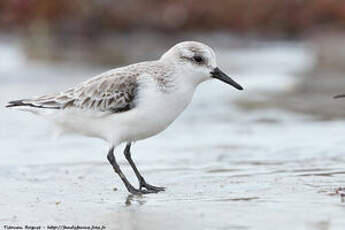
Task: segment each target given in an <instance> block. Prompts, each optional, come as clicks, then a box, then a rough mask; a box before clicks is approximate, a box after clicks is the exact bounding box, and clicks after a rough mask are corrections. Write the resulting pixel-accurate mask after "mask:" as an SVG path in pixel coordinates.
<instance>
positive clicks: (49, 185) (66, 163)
mask: <svg viewBox="0 0 345 230" xmlns="http://www.w3.org/2000/svg"><path fill="white" fill-rule="evenodd" d="M270 47H271V48H267V47H266V46H263V47H260V48H249V49H238V50H233V51H232V52H229V53H228V52H226V51H223V52H221V51H219V52H220V56H219V57H218V59H219V60H223V61H220V66H224V69H225V71H228V72H229V71H230V70H232V72H234V76H233V77H234V78H235V79H236V80H237V81H238V82H240V83H241V84H242V85H244V86H245V88H246V90H245V91H243V92H239V91H235V90H233V89H232V88H229V87H227V86H226V85H224V84H222V83H219V82H216V81H212V82H207V83H204V84H203V85H201V86H200V88H199V90H198V91H197V93H196V95H195V96H196V97H195V99H194V100H193V102H192V104H191V105H190V107H189V108H188V109H187V110H186V111H185V112H184V113H183V114H182V116H181V117H180V118H179V119H178V120H177V121H176V122H175V123H174V124H173V125H172V126H171V127H169V128H168V129H167V130H166V131H165V132H164V133H162V134H160V135H159V136H157V137H154V138H151V139H148V140H146V141H141V142H138V143H136V144H135V145H134V147H133V157H134V159H135V161H136V162H137V165H138V167H139V169H141V171H142V172H143V175H144V176H145V178H146V180H147V181H148V182H150V183H152V184H154V185H159V186H165V187H167V191H166V192H164V193H159V194H152V195H145V196H142V197H133V196H130V195H128V193H127V191H126V190H125V188H124V186H123V185H122V183H121V182H120V180H119V179H118V178H117V176H116V175H114V173H113V171H112V169H111V167H110V166H109V165H108V163H107V160H106V152H107V145H106V144H105V143H104V142H102V141H99V140H96V139H91V138H83V137H74V136H72V137H62V138H61V139H58V140H54V139H52V138H51V137H50V132H51V127H50V125H49V123H48V122H46V121H44V120H41V119H40V118H39V117H36V116H34V115H31V114H28V113H24V112H19V111H11V110H6V109H4V108H1V109H0V117H1V119H0V122H1V123H0V125H1V126H0V127H1V129H0V145H1V151H0V159H1V160H0V181H1V185H2V186H1V189H0V197H1V200H0V222H1V223H2V224H3V225H4V224H8V225H24V224H36V225H47V224H48V225H54V224H55V225H58V224H64V225H72V224H73V225H82V226H83V225H104V226H106V228H107V229H121V230H123V229H320V230H325V229H332V230H333V229H344V226H345V218H344V214H345V206H344V205H345V203H344V202H342V199H341V194H340V193H339V191H338V192H337V189H338V188H339V187H342V186H345V177H344V174H345V167H344V166H345V147H344V138H345V137H344V136H343V128H344V127H345V121H342V120H337V119H327V120H323V119H319V117H318V116H314V115H313V114H311V113H302V112H297V111H294V110H291V109H286V108H283V107H280V106H270V107H268V106H267V107H264V106H263V107H261V108H260V107H259V108H255V109H250V110H248V109H247V108H245V106H243V103H242V104H241V103H239V101H241V100H242V101H248V103H249V102H253V101H255V102H257V101H264V99H267V98H269V96H270V95H271V94H272V92H275V94H274V95H279V94H278V93H277V92H279V91H281V92H287V91H288V90H290V89H291V88H294V87H295V86H296V85H300V82H301V81H299V79H298V78H296V75H295V74H296V72H301V71H305V70H306V69H307V68H310V65H311V64H310V63H311V60H312V59H313V56H312V54H311V53H309V51H308V49H307V48H305V47H304V46H303V44H290V43H279V44H276V46H274V45H273V46H270ZM272 47H273V48H272ZM10 52H14V51H13V50H12V51H10ZM12 54H13V53H12ZM241 55H242V56H241ZM234 57H239V58H237V59H235V58H234ZM240 57H244V58H242V59H241V58H240ZM224 60H233V61H232V63H233V66H232V67H233V68H231V69H230V68H229V67H228V66H227V65H226V61H224ZM246 60H249V61H250V62H251V65H250V68H249V67H248V64H247V63H246ZM263 60H265V62H263ZM271 63H275V65H272V64H271ZM301 63H302V64H301ZM6 67H7V68H3V69H2V73H1V78H0V80H1V85H0V103H1V104H3V103H5V101H7V100H9V99H15V98H18V97H19V98H21V97H26V96H29V95H40V94H42V93H47V92H52V91H53V92H54V91H57V90H59V89H64V88H67V87H68V86H70V85H71V84H74V83H76V82H78V81H80V80H81V79H86V78H88V77H90V76H92V75H93V74H95V73H97V72H101V71H102V70H101V68H97V69H96V68H95V69H90V68H86V67H85V66H78V65H76V66H68V65H66V66H64V68H63V69H62V68H61V67H59V66H57V65H44V66H42V65H41V64H33V63H27V62H25V61H23V62H21V63H19V62H13V63H12V64H8V65H6ZM26 68H27V69H26ZM24 70H25V71H24ZM24 73H26V74H24ZM47 74H49V76H50V77H49V78H48V77H46V76H47ZM61 75H63V76H64V77H61ZM24 76H25V77H24ZM69 76H73V78H72V77H69ZM344 103H345V102H344ZM122 149H123V146H121V147H120V148H118V149H117V153H118V158H119V160H120V165H121V167H122V168H123V170H124V171H125V174H126V175H128V176H129V178H130V180H131V181H132V182H133V183H136V180H135V176H134V174H133V173H132V172H131V170H130V168H129V166H128V164H127V163H126V162H125V160H124V157H123V156H122V153H121V152H122Z"/></svg>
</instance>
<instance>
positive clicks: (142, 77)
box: [7, 42, 242, 194]
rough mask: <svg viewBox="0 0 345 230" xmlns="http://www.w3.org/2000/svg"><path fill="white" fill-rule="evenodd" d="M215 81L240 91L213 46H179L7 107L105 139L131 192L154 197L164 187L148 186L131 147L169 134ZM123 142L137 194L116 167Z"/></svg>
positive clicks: (189, 43) (72, 130) (196, 44)
mask: <svg viewBox="0 0 345 230" xmlns="http://www.w3.org/2000/svg"><path fill="white" fill-rule="evenodd" d="M214 78H216V79H219V80H221V81H223V82H225V83H227V84H230V85H232V86H234V87H235V88H237V89H239V90H242V87H241V86H240V85H239V84H237V83H236V82H235V81H234V80H232V79H231V78H230V77H228V76H227V75H226V74H224V73H223V72H222V71H221V70H220V69H219V68H218V67H217V65H216V57H215V54H214V51H213V50H212V49H211V48H210V47H208V46H206V45H204V44H202V43H199V42H181V43H179V44H177V45H175V46H174V47H172V48H171V49H170V50H168V51H167V52H166V53H164V54H163V55H162V56H161V58H160V59H159V60H156V61H147V62H142V63H137V64H133V65H129V66H125V67H122V68H117V69H113V70H110V71H108V72H105V73H103V74H100V75H99V76H96V77H94V78H92V79H90V80H88V81H85V82H83V83H81V84H79V85H77V86H76V87H74V88H70V89H67V90H65V91H63V92H61V93H57V94H52V95H46V96H42V97H37V98H31V99H23V100H15V101H10V102H9V103H8V105H7V107H9V108H16V109H20V110H25V111H30V112H33V113H35V114H38V115H41V116H43V117H45V118H47V119H48V120H51V121H53V122H54V123H55V124H56V125H57V127H58V128H60V130H61V131H62V132H71V133H78V134H81V135H85V136H91V137H98V138H101V139H104V140H105V141H107V142H108V143H109V145H110V148H109V152H108V156H107V157H108V160H109V162H110V164H111V165H112V166H113V169H114V171H115V172H116V173H117V174H118V175H119V176H120V178H121V180H122V181H123V183H124V184H125V186H126V188H127V189H128V191H129V192H130V193H132V194H146V193H156V192H160V191H164V188H163V187H157V186H153V185H150V184H148V183H146V181H145V180H144V178H143V177H142V175H141V174H140V172H139V171H138V169H137V167H136V165H135V164H134V162H133V160H132V158H131V152H130V148H131V143H132V142H135V141H138V140H142V139H145V138H148V137H151V136H153V135H156V134H158V133H160V132H161V131H163V130H164V129H166V128H167V127H168V126H169V125H170V124H171V123H172V122H173V121H174V120H175V119H176V118H177V117H178V116H179V115H180V113H181V112H182V111H183V110H184V109H185V108H186V106H187V105H188V104H189V103H190V102H191V99H192V96H193V94H194V91H195V89H196V87H197V86H198V85H199V83H201V82H203V81H205V80H208V79H214ZM121 143H127V144H126V147H125V150H124V155H125V157H126V159H127V160H128V162H129V164H130V165H131V167H132V169H133V170H134V172H135V174H136V176H137V178H138V180H139V189H136V188H135V187H134V186H132V185H131V184H130V182H129V181H128V180H127V178H126V177H125V175H124V174H123V172H122V171H121V169H120V167H119V165H118V164H117V162H116V159H115V156H114V148H115V147H116V146H118V145H119V144H121Z"/></svg>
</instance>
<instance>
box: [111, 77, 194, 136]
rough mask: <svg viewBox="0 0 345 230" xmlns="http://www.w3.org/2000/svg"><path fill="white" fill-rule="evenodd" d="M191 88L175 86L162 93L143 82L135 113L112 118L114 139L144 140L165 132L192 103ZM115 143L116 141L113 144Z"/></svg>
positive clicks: (192, 88) (154, 83)
mask: <svg viewBox="0 0 345 230" xmlns="http://www.w3.org/2000/svg"><path fill="white" fill-rule="evenodd" d="M194 91H195V87H193V86H192V85H182V84H178V85H176V86H175V88H173V89H171V90H170V92H162V91H161V90H160V89H159V88H157V83H156V82H154V80H152V81H146V82H145V86H144V87H142V88H141V90H140V92H139V94H138V96H137V97H138V101H137V105H136V107H135V108H134V109H132V110H130V111H128V112H125V113H121V114H119V115H118V116H117V115H114V116H113V121H114V129H116V128H119V130H118V131H115V132H114V133H113V136H114V138H115V139H119V141H120V142H124V141H136V140H140V139H144V138H147V137H150V136H153V135H155V134H158V133H159V132H161V131H163V130H164V129H166V128H167V127H168V126H169V125H170V124H171V123H172V122H173V121H174V120H175V119H176V118H177V117H178V115H180V114H181V112H182V111H183V110H184V109H185V108H186V106H187V105H188V104H189V103H190V102H191V99H192V97H193V94H194ZM116 142H118V141H116Z"/></svg>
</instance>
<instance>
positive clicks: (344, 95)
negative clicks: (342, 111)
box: [333, 94, 345, 99]
mask: <svg viewBox="0 0 345 230" xmlns="http://www.w3.org/2000/svg"><path fill="white" fill-rule="evenodd" d="M342 97H345V94H339V95H337V96H334V97H333V98H334V99H338V98H342Z"/></svg>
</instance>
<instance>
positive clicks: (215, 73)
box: [211, 67, 243, 90]
mask: <svg viewBox="0 0 345 230" xmlns="http://www.w3.org/2000/svg"><path fill="white" fill-rule="evenodd" d="M211 77H213V78H217V79H219V80H221V81H222V82H225V83H226V84H229V85H232V86H233V87H235V88H236V89H238V90H243V87H242V86H240V85H239V84H238V83H237V82H235V81H234V80H232V79H231V78H230V77H229V76H228V75H226V74H225V73H223V72H222V71H221V70H220V69H219V68H218V67H217V68H215V69H214V70H213V71H212V72H211Z"/></svg>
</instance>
